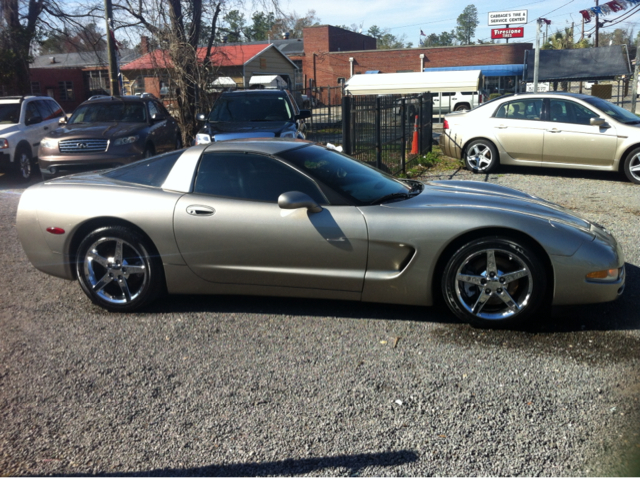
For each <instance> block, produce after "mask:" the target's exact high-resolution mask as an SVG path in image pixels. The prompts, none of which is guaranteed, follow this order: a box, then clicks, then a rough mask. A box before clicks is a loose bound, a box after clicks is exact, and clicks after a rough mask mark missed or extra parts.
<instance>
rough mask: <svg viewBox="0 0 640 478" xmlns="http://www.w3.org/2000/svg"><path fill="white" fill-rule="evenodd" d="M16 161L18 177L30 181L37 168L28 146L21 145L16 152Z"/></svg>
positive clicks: (23, 180)
mask: <svg viewBox="0 0 640 478" xmlns="http://www.w3.org/2000/svg"><path fill="white" fill-rule="evenodd" d="M15 162H16V172H17V176H18V179H19V180H20V181H22V182H27V181H29V180H30V179H31V178H32V177H33V172H34V170H35V167H34V164H33V157H32V156H31V151H29V150H28V149H27V148H26V147H21V148H20V149H19V150H18V151H17V152H16V158H15Z"/></svg>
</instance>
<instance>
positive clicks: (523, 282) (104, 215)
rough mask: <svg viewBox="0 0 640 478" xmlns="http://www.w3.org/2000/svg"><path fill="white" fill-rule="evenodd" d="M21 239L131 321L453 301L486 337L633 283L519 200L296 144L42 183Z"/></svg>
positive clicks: (46, 266) (561, 218) (529, 201)
mask: <svg viewBox="0 0 640 478" xmlns="http://www.w3.org/2000/svg"><path fill="white" fill-rule="evenodd" d="M17 229H18V234H19V237H20V241H21V242H22V246H23V248H24V250H25V251H26V253H27V256H28V257H29V260H30V261H31V262H32V263H33V264H34V265H35V266H36V267H37V268H38V269H40V270H41V271H43V272H46V273H48V274H51V275H54V276H57V277H62V278H64V279H69V280H75V279H77V280H78V281H79V282H80V286H81V287H82V289H83V290H84V292H85V293H86V294H87V295H88V296H89V298H90V299H91V300H92V301H93V302H94V303H96V304H98V305H100V306H102V307H104V308H106V309H108V310H111V311H123V312H124V311H132V310H135V309H138V308H140V307H142V306H145V305H147V304H149V303H150V302H151V301H153V300H154V299H156V298H157V297H158V296H159V295H160V294H162V293H164V292H168V293H171V294H245V295H272V296H286V297H312V298H328V299H344V300H356V301H370V302H386V303H396V304H411V305H425V306H428V305H431V304H433V303H434V302H435V301H436V300H438V299H439V298H442V299H443V300H444V302H445V303H446V304H447V306H448V307H449V308H450V309H451V311H452V312H453V313H454V314H455V315H456V316H458V317H459V318H461V319H463V320H465V321H468V322H470V323H471V324H473V325H476V326H482V327H484V326H498V325H505V324H509V325H514V324H518V325H519V324H521V323H523V322H525V321H532V320H535V318H536V316H538V317H539V316H540V315H541V314H542V310H543V308H545V306H547V305H550V304H586V303H593V302H606V301H611V300H614V299H615V298H616V297H618V296H619V295H620V294H621V293H622V291H623V289H624V282H625V274H624V259H623V255H622V251H621V249H620V247H619V245H618V244H617V243H616V240H615V239H614V238H613V237H612V236H611V234H609V233H608V232H607V231H606V230H605V229H604V228H603V227H601V226H599V225H597V224H594V223H592V222H589V221H587V220H585V219H581V218H579V217H576V216H575V215H574V214H572V213H571V212H569V211H567V210H565V209H563V208H561V207H559V206H557V205H554V204H551V203H549V202H546V201H544V200H542V199H540V198H537V197H535V196H531V195H528V194H525V193H523V192H520V191H516V190H513V189H509V188H505V187H501V186H498V185H495V184H486V183H479V182H468V181H442V182H440V181H434V182H430V183H427V184H423V183H420V182H418V181H411V180H407V181H402V180H398V179H394V178H393V177H391V176H388V175H386V174H384V173H382V172H380V171H378V170H377V169H374V168H371V167H369V166H367V165H365V164H362V163H359V162H357V161H355V160H353V159H351V158H349V157H348V156H345V155H343V154H340V153H338V152H336V151H334V150H331V149H327V148H324V147H322V146H319V145H315V144H312V143H309V142H306V141H300V140H281V139H274V140H265V139H256V140H250V141H228V142H218V143H213V144H209V145H203V146H196V147H193V148H190V149H187V150H182V151H174V152H171V153H167V154H164V155H161V156H155V157H153V158H149V159H146V160H143V161H139V162H136V163H133V164H130V165H127V166H123V167H120V168H116V169H111V170H107V171H101V172H96V173H85V174H76V175H73V176H67V177H62V178H59V179H55V180H52V181H47V182H44V183H40V184H37V185H34V186H32V187H30V188H29V189H27V190H26V191H25V192H24V194H23V195H22V198H21V200H20V205H19V208H18V217H17Z"/></svg>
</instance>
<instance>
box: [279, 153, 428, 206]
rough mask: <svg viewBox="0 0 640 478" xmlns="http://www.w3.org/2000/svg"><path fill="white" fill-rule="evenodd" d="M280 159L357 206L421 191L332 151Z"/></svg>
mask: <svg viewBox="0 0 640 478" xmlns="http://www.w3.org/2000/svg"><path fill="white" fill-rule="evenodd" d="M280 156H281V157H282V158H283V159H284V160H285V161H288V162H290V163H292V164H294V165H295V166H297V167H298V168H299V169H301V170H303V171H305V172H306V173H307V174H309V176H312V177H314V178H316V179H317V180H318V181H321V182H323V183H324V184H326V185H327V186H329V187H330V188H332V189H334V190H335V191H337V192H339V193H341V194H342V195H343V196H345V197H347V198H351V200H352V201H353V202H354V203H356V204H358V205H368V204H380V203H382V202H385V201H387V200H389V201H391V200H399V199H406V198H408V197H409V196H411V195H413V194H416V193H419V192H420V191H422V185H421V186H420V187H415V185H414V187H412V185H411V184H406V183H403V182H400V181H398V180H396V179H394V178H393V177H391V176H389V175H387V174H385V173H383V172H382V171H380V170H378V169H375V168H372V167H371V166H368V165H366V164H363V163H360V162H358V161H356V160H354V159H352V158H350V157H348V156H345V155H343V154H340V153H338V152H336V151H332V150H328V149H325V148H322V147H320V146H309V147H306V148H298V149H294V150H289V151H286V152H284V153H281V154H280Z"/></svg>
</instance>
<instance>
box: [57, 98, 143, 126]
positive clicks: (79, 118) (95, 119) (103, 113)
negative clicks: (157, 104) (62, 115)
mask: <svg viewBox="0 0 640 478" xmlns="http://www.w3.org/2000/svg"><path fill="white" fill-rule="evenodd" d="M146 121H147V110H146V108H145V107H144V104H142V103H121V102H113V103H94V104H91V103H85V104H82V105H80V106H78V109H77V110H76V111H75V113H73V116H72V117H71V119H70V120H69V124H77V123H105V122H106V123H111V122H123V123H144V122H146Z"/></svg>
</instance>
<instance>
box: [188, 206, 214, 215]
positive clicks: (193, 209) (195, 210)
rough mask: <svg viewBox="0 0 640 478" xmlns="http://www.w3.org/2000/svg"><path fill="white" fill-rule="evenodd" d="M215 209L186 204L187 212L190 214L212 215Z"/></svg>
mask: <svg viewBox="0 0 640 478" xmlns="http://www.w3.org/2000/svg"><path fill="white" fill-rule="evenodd" d="M215 212H216V210H215V209H213V208H212V207H209V206H199V205H194V206H187V214H190V215H191V216H213V215H214V214H215Z"/></svg>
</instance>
